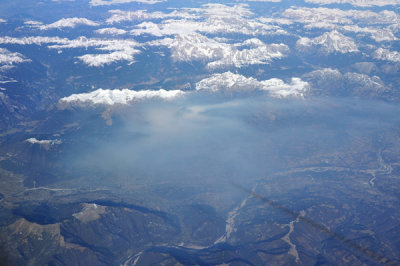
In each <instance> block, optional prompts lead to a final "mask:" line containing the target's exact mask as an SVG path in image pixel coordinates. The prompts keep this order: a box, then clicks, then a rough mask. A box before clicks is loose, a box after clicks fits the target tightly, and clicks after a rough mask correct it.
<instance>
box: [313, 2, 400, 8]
mask: <svg viewBox="0 0 400 266" xmlns="http://www.w3.org/2000/svg"><path fill="white" fill-rule="evenodd" d="M305 2H306V3H313V4H320V5H329V4H350V5H353V6H359V7H371V6H389V5H393V6H395V5H399V4H400V2H399V1H398V0H305Z"/></svg>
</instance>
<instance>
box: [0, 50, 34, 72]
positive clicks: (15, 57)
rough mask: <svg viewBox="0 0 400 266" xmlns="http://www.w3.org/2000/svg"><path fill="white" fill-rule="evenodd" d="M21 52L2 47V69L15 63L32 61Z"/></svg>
mask: <svg viewBox="0 0 400 266" xmlns="http://www.w3.org/2000/svg"><path fill="white" fill-rule="evenodd" d="M30 61H31V60H29V59H26V58H25V57H24V56H23V55H22V54H20V53H13V52H10V51H9V50H7V49H5V48H0V71H6V70H8V69H10V68H13V67H14V65H15V64H20V63H24V62H30Z"/></svg>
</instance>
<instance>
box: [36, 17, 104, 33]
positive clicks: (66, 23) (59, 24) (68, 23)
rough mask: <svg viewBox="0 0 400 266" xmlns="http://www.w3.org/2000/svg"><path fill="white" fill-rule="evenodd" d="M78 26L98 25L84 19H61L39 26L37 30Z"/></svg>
mask: <svg viewBox="0 0 400 266" xmlns="http://www.w3.org/2000/svg"><path fill="white" fill-rule="evenodd" d="M78 25H86V26H98V25H99V24H98V23H96V22H94V21H92V20H89V19H86V18H76V17H75V18H63V19H60V20H58V21H56V22H54V23H51V24H47V25H41V26H39V27H38V28H39V29H41V30H49V29H61V28H75V27H76V26H78Z"/></svg>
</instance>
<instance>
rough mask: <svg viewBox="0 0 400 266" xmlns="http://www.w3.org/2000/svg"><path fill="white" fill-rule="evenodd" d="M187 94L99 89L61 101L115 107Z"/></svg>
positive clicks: (73, 95) (171, 91) (61, 101)
mask: <svg viewBox="0 0 400 266" xmlns="http://www.w3.org/2000/svg"><path fill="white" fill-rule="evenodd" d="M184 94H185V92H183V91H181V90H170V91H167V90H163V89H161V90H157V91H153V90H142V91H134V90H128V89H123V90H117V89H116V90H103V89H98V90H95V91H92V92H89V93H80V94H72V95H70V96H68V97H64V98H62V99H60V104H61V105H63V104H64V105H65V104H67V105H68V104H73V105H78V106H79V105H115V104H129V103H131V102H134V101H143V100H149V99H164V100H171V99H174V98H176V97H179V96H183V95H184Z"/></svg>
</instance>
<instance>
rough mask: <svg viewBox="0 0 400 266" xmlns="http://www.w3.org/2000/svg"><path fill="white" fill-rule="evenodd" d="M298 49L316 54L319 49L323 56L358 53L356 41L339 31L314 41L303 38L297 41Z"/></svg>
mask: <svg viewBox="0 0 400 266" xmlns="http://www.w3.org/2000/svg"><path fill="white" fill-rule="evenodd" d="M296 48H297V49H298V50H299V51H302V52H314V51H315V48H317V49H318V51H319V52H320V53H323V54H331V53H336V52H338V53H343V54H344V53H353V52H358V48H357V45H356V44H355V42H354V40H353V39H352V38H350V37H346V36H344V35H343V34H341V33H339V32H338V31H331V32H325V33H324V34H323V35H321V36H319V37H316V38H313V39H309V38H306V37H304V38H301V39H299V40H298V41H297V43H296Z"/></svg>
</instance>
